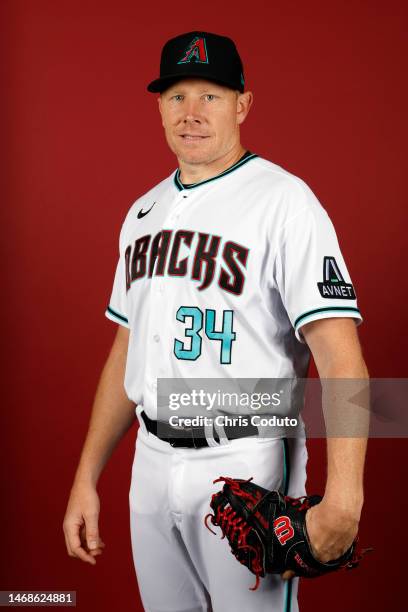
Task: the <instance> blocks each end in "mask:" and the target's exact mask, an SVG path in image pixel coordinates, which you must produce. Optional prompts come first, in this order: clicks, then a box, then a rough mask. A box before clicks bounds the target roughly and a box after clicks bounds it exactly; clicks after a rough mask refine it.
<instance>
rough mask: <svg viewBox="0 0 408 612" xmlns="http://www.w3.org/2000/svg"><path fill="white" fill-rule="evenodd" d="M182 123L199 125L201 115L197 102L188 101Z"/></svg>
mask: <svg viewBox="0 0 408 612" xmlns="http://www.w3.org/2000/svg"><path fill="white" fill-rule="evenodd" d="M183 110H184V122H185V123H194V122H196V123H200V121H201V120H202V115H201V113H200V106H199V102H196V101H195V100H189V101H188V102H186V105H185V107H184V109H183Z"/></svg>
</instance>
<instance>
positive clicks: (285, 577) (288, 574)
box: [282, 570, 296, 580]
mask: <svg viewBox="0 0 408 612" xmlns="http://www.w3.org/2000/svg"><path fill="white" fill-rule="evenodd" d="M295 575H296V574H295V572H292V570H286V572H283V574H282V580H290V579H291V578H293V577H294V576H295Z"/></svg>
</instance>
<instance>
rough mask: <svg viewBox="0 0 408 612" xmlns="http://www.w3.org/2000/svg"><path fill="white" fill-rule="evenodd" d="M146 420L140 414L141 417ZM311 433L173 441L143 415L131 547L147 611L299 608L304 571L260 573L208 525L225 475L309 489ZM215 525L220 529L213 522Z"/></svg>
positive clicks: (296, 490) (279, 611) (292, 491)
mask: <svg viewBox="0 0 408 612" xmlns="http://www.w3.org/2000/svg"><path fill="white" fill-rule="evenodd" d="M139 422H140V418H139ZM306 463H307V449H306V444H305V439H304V438H292V439H288V440H287V441H286V442H284V440H282V439H279V438H275V439H260V438H243V439H239V440H233V441H229V442H228V441H227V443H226V444H223V445H219V446H216V447H208V448H202V449H190V448H186V449H185V448H179V449H175V448H173V447H171V446H170V445H169V444H168V443H167V442H163V441H162V440H159V439H158V438H157V437H156V436H154V435H152V434H150V433H148V432H147V431H146V428H145V425H144V423H143V422H141V423H140V427H139V431H138V435H137V440H136V449H135V457H134V462H133V467H132V480H131V486H130V491H129V505H130V527H131V538H132V552H133V560H134V564H135V570H136V576H137V580H138V584H139V590H140V595H141V599H142V602H143V606H144V609H145V611H146V612H211V611H212V612H236V611H237V610H244V611H245V612H252V611H253V612H298V610H299V608H298V603H297V591H298V581H299V579H298V578H294V579H292V580H290V581H289V582H285V581H283V580H282V579H281V577H280V576H279V575H268V576H266V577H265V578H263V579H261V584H260V586H259V588H258V590H256V591H250V590H249V587H251V586H253V585H254V584H255V576H254V575H253V574H251V572H250V571H249V570H248V569H247V568H246V567H244V566H243V565H241V564H240V563H238V561H237V560H236V559H235V557H234V556H233V555H232V554H231V552H230V548H229V544H228V541H227V539H223V540H221V538H220V537H219V536H218V535H217V536H215V535H213V534H212V533H211V532H210V531H208V529H207V528H206V527H205V525H204V517H205V515H206V514H207V513H208V512H210V507H209V503H210V499H211V495H212V494H213V493H215V492H216V491H218V490H220V488H221V487H222V483H217V484H215V485H214V484H213V480H214V479H215V478H218V477H219V476H231V477H236V478H249V477H251V476H253V479H254V482H256V483H257V484H260V485H261V486H263V487H265V488H267V489H275V488H280V489H281V490H282V491H283V490H284V489H285V488H286V492H287V494H288V495H292V496H294V497H298V496H300V495H304V494H305V483H306ZM213 529H214V530H215V531H217V532H219V534H220V535H221V531H220V530H219V529H218V528H216V527H214V528H213Z"/></svg>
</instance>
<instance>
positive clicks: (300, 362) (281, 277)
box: [106, 152, 362, 418]
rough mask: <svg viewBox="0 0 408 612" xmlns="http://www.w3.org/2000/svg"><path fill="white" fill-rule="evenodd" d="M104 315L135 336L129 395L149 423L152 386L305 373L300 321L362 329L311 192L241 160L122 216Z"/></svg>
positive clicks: (166, 189) (277, 170)
mask: <svg viewBox="0 0 408 612" xmlns="http://www.w3.org/2000/svg"><path fill="white" fill-rule="evenodd" d="M106 316H107V317H108V318H109V319H111V320H112V321H115V322H116V323H119V324H121V325H124V326H125V327H128V328H129V329H130V339H129V349H128V355H127V364H126V374H125V389H126V392H127V394H128V396H129V398H130V399H131V400H132V401H134V402H135V403H136V404H138V405H139V406H143V407H144V410H145V411H146V413H147V414H148V415H149V416H150V417H151V418H156V410H157V407H156V389H157V379H158V378H161V377H163V378H229V377H232V378H292V377H305V376H306V374H307V368H308V364H309V358H310V351H309V349H308V346H307V345H306V343H305V342H304V339H303V337H302V332H301V327H302V325H304V324H305V323H308V322H310V321H313V320H316V319H322V318H328V317H352V318H353V319H354V320H355V322H356V324H359V323H360V322H361V321H362V317H361V314H360V312H359V309H358V307H357V300H356V295H355V292H354V289H353V286H352V283H351V279H350V276H349V273H348V270H347V268H346V264H345V262H344V259H343V256H342V254H341V251H340V248H339V244H338V240H337V236H336V232H335V230H334V227H333V224H332V222H331V220H330V218H329V216H328V214H327V212H326V211H325V209H324V208H323V206H322V205H321V204H320V203H319V201H318V200H317V198H316V196H315V195H314V194H313V192H312V191H311V189H310V188H309V187H308V186H307V185H306V184H305V182H304V181H302V180H301V179H300V178H298V177H296V176H294V175H293V174H291V173H289V172H287V171H286V170H284V169H283V168H281V167H280V166H278V165H276V164H274V163H272V162H270V161H268V160H266V159H263V158H260V157H258V156H257V155H255V154H252V153H250V152H247V153H246V154H245V155H244V156H243V157H242V158H241V159H240V160H239V161H238V162H237V163H235V164H234V165H233V166H232V167H230V168H228V169H227V170H225V171H224V172H222V173H220V174H219V175H217V176H215V177H213V178H211V179H207V180H204V181H201V182H199V183H195V184H193V185H183V184H182V183H181V182H180V178H179V171H178V170H177V171H175V172H173V173H172V174H171V175H170V176H169V177H168V178H166V179H165V180H163V181H162V182H160V183H159V184H158V185H156V186H155V187H153V189H151V190H150V191H148V192H147V193H146V194H145V195H143V196H142V197H140V198H139V199H138V200H136V202H135V203H134V204H133V205H132V207H131V208H130V210H129V211H128V213H127V215H126V218H125V220H124V223H123V225H122V229H121V232H120V240H119V261H118V264H117V269H116V275H115V279H114V284H113V290H112V295H111V299H110V302H109V306H108V308H107V310H106Z"/></svg>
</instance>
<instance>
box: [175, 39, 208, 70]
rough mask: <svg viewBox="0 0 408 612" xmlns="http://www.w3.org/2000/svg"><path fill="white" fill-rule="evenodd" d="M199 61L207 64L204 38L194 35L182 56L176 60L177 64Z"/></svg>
mask: <svg viewBox="0 0 408 612" xmlns="http://www.w3.org/2000/svg"><path fill="white" fill-rule="evenodd" d="M191 61H193V62H200V64H208V55H207V47H206V44H205V38H202V37H201V38H200V37H199V36H196V37H195V38H193V40H192V41H191V43H190V44H189V45H188V47H187V49H186V51H185V53H184V56H183V58H182V59H181V60H180V61H179V62H177V63H178V64H187V63H188V62H191Z"/></svg>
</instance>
